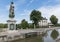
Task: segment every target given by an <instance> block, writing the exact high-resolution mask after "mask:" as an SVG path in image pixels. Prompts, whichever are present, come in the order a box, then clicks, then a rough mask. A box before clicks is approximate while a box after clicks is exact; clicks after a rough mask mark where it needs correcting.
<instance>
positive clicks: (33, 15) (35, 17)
mask: <svg viewBox="0 0 60 42" xmlns="http://www.w3.org/2000/svg"><path fill="white" fill-rule="evenodd" d="M41 18H42V16H41V12H39V11H37V10H33V11H32V12H31V14H30V20H32V21H33V23H34V24H35V25H37V24H38V21H40V20H41Z"/></svg>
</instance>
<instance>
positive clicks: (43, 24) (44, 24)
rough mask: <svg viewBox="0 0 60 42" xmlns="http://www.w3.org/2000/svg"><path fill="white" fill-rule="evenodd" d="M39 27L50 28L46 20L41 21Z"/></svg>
mask: <svg viewBox="0 0 60 42" xmlns="http://www.w3.org/2000/svg"><path fill="white" fill-rule="evenodd" d="M38 24H39V26H40V27H42V26H48V21H47V19H46V18H43V19H42V20H40V21H39V22H38Z"/></svg>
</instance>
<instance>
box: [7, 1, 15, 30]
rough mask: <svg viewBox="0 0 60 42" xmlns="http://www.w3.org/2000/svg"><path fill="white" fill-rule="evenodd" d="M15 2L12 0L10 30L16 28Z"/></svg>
mask: <svg viewBox="0 0 60 42" xmlns="http://www.w3.org/2000/svg"><path fill="white" fill-rule="evenodd" d="M14 17H15V15H14V2H13V1H12V2H11V4H10V9H9V20H8V21H7V23H8V30H16V20H14Z"/></svg>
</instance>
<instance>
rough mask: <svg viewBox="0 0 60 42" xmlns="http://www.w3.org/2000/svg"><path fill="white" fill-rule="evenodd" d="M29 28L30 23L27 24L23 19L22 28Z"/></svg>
mask: <svg viewBox="0 0 60 42" xmlns="http://www.w3.org/2000/svg"><path fill="white" fill-rule="evenodd" d="M28 26H29V25H28V22H27V21H26V20H25V19H23V20H22V22H21V27H22V28H23V29H26V28H27V27H28Z"/></svg>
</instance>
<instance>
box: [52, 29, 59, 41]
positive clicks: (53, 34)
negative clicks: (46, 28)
mask: <svg viewBox="0 0 60 42" xmlns="http://www.w3.org/2000/svg"><path fill="white" fill-rule="evenodd" d="M58 36H59V33H58V31H56V30H53V31H52V33H51V37H52V38H53V39H54V40H55V39H56V38H57V37H58Z"/></svg>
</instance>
